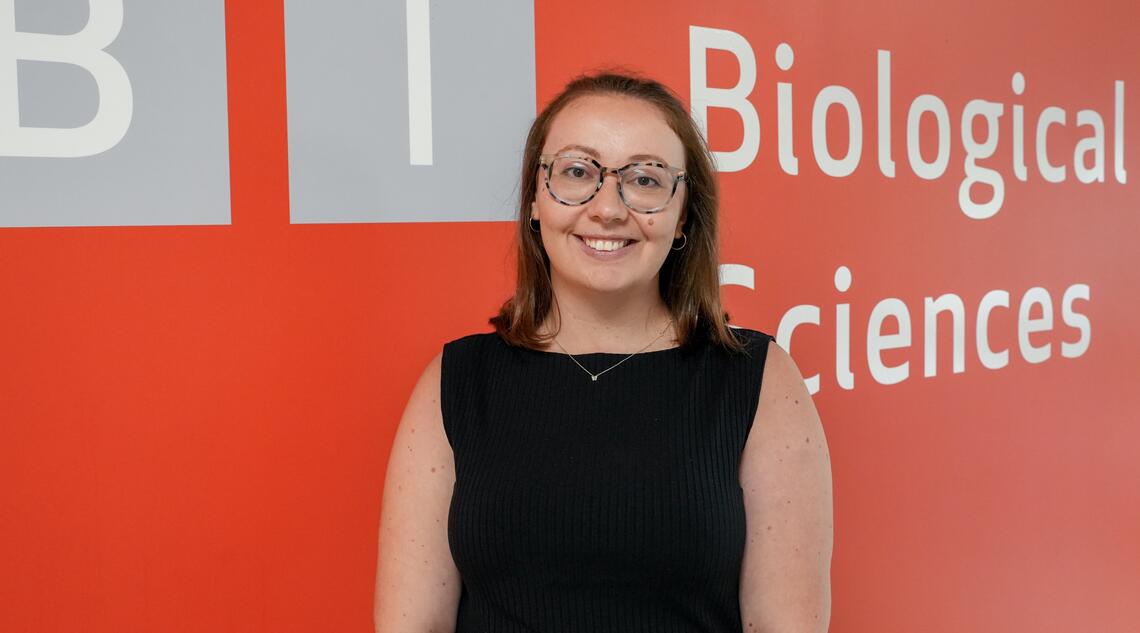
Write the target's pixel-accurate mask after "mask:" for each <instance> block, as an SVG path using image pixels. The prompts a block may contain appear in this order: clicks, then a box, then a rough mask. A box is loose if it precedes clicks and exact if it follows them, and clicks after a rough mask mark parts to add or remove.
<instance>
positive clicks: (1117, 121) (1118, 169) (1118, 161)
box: [1112, 80, 1128, 185]
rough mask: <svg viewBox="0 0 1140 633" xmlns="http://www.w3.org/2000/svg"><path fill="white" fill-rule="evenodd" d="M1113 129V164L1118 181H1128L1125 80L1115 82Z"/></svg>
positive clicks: (1123, 182)
mask: <svg viewBox="0 0 1140 633" xmlns="http://www.w3.org/2000/svg"><path fill="white" fill-rule="evenodd" d="M1112 102H1113V106H1114V107H1113V109H1114V110H1115V112H1113V117H1112V120H1113V123H1114V126H1113V130H1112V149H1113V152H1112V153H1113V156H1112V165H1113V173H1114V174H1115V175H1116V182H1118V183H1120V184H1122V185H1123V184H1125V183H1126V182H1128V172H1126V171H1124V82H1123V81H1120V80H1117V81H1115V82H1113V99H1112Z"/></svg>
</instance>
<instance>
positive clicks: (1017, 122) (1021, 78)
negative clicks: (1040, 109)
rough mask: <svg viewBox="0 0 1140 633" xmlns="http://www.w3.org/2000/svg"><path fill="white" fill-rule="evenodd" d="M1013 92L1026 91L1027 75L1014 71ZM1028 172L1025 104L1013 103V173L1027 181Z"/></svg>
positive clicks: (1016, 93) (1019, 178)
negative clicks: (1026, 162)
mask: <svg viewBox="0 0 1140 633" xmlns="http://www.w3.org/2000/svg"><path fill="white" fill-rule="evenodd" d="M1010 83H1011V84H1012V87H1013V94H1015V95H1021V93H1023V92H1025V75H1022V74H1021V72H1020V71H1019V72H1015V73H1013V81H1012V82H1010ZM1027 174H1028V172H1027V171H1026V169H1025V106H1023V105H1021V104H1016V103H1015V104H1014V105H1013V175H1014V176H1017V179H1018V180H1020V181H1022V182H1025V179H1026V177H1027Z"/></svg>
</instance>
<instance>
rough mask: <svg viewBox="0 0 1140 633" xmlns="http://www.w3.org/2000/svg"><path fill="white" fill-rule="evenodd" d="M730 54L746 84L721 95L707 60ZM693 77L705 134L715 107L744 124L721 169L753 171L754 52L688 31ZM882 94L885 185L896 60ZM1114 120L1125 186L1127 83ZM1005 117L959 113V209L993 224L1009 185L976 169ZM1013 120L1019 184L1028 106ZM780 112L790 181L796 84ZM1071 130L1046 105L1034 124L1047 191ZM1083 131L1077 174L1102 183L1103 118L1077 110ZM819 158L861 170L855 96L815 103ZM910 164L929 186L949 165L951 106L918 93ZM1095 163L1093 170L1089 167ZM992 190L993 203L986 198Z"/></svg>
mask: <svg viewBox="0 0 1140 633" xmlns="http://www.w3.org/2000/svg"><path fill="white" fill-rule="evenodd" d="M710 49H712V50H719V51H726V52H729V53H731V54H732V55H733V56H735V57H736V60H737V62H738V63H739V66H740V79H739V81H738V82H737V84H736V85H735V86H733V87H731V88H714V87H711V86H709V85H708V73H707V65H706V57H707V52H708V51H709V50H710ZM775 57H776V66H777V67H778V68H779V69H780V70H781V71H785V72H786V71H788V70H790V69H791V67H792V64H793V63H794V61H795V53H794V51H793V50H792V47H791V46H790V45H788V44H787V43H781V44H780V45H779V46H777V47H776V55H775ZM689 76H690V86H691V89H690V91H691V94H690V97H691V99H690V102H691V105H692V110H693V118H694V119H696V120H697V121H698V122H699V123H700V124H701V126H702V128H703V131H704V132H705V134H706V137H707V134H708V127H707V126H708V123H707V121H708V119H707V111H708V109H709V108H727V109H730V110H735V111H736V112H737V113H738V114H739V115H740V118H741V120H742V121H743V123H744V134H743V140H742V142H741V145H740V147H739V148H737V149H736V150H733V151H729V152H714V155H715V156H716V159H717V164H718V169H719V170H720V171H722V172H734V171H740V170H743V169H745V168H747V167H748V166H749V165H751V164H752V161H753V160H754V159H755V158H756V154H757V152H758V151H759V149H760V118H759V116H758V115H757V113H756V108H755V107H754V106H753V105H752V103H751V102H749V100H748V96H749V95H750V94H751V92H752V89H753V87H754V86H755V85H756V58H755V55H754V54H753V52H752V46H751V45H750V44H749V43H748V40H747V39H745V38H744V37H743V36H742V35H740V34H739V33H736V32H734V31H728V30H723V29H713V28H706V27H699V26H690V27H689ZM1025 84H1026V82H1025V77H1024V76H1023V75H1022V74H1021V73H1020V72H1015V73H1014V74H1013V77H1012V81H1011V88H1012V90H1013V94H1014V95H1021V94H1023V93H1024V92H1025ZM877 89H878V90H877V92H878V95H877V97H878V104H877V106H878V112H877V114H878V158H879V170H880V171H881V172H882V174H883V175H884V176H886V177H888V178H894V177H895V162H894V159H893V158H892V157H891V126H890V121H891V100H890V96H891V53H890V51H885V50H879V51H878V68H877ZM1113 104H1114V110H1115V111H1114V117H1113V123H1114V126H1113V160H1114V163H1113V167H1114V176H1115V178H1116V182H1118V183H1120V184H1124V183H1126V182H1127V173H1125V170H1124V82H1123V81H1119V80H1118V81H1115V82H1114V99H1113ZM832 106H837V107H839V108H841V109H842V110H844V111H845V113H846V115H847V123H848V126H847V130H848V134H849V139H848V144H847V154H846V155H845V156H842V157H839V158H836V157H834V156H832V155H831V152H830V150H829V147H828V140H827V114H828V111H829V110H830V109H831V107H832ZM1004 111H1005V106H1004V104H1002V103H997V102H993V101H987V100H985V99H972V100H970V101H969V102H968V103H966V105H965V107H963V108H962V116H961V123H960V129H961V135H962V146H963V147H964V148H965V150H966V159H965V165H964V171H965V177H964V178H963V179H962V183H961V185H960V186H959V188H958V206H959V208H960V209H961V211H962V213H964V214H965V215H966V216H967V217H970V218H972V219H976V220H984V219H986V218H990V217H993V215H994V214H996V213H997V212H998V211H999V210H1000V209H1001V206H1002V202H1003V201H1004V199H1005V179H1004V177H1003V175H1002V173H1001V172H1000V171H998V170H996V169H993V168H990V167H983V166H981V165H979V164H978V160H981V159H986V158H990V157H991V156H993V155H994V152H995V151H996V150H997V146H998V137H999V134H998V132H999V127H998V119H1000V118H1001V116H1002V114H1003V113H1004ZM1012 111H1013V125H1012V128H1013V130H1012V134H1013V174H1014V176H1015V177H1016V178H1017V179H1018V180H1021V181H1026V180H1027V179H1028V178H1029V173H1028V170H1027V169H1026V166H1025V125H1024V117H1025V112H1024V106H1022V105H1017V104H1014V105H1013V106H1012ZM776 112H777V117H776V118H777V123H776V127H777V138H778V141H777V154H778V157H779V164H780V168H781V169H782V170H783V171H784V173H786V174H789V175H793V176H794V175H796V174H798V173H799V162H798V159H797V158H796V156H795V155H794V152H793V144H792V85H791V84H790V83H787V82H778V83H777V84H776ZM928 114H929V115H931V116H933V117H934V118H935V121H936V122H937V125H938V138H937V144H938V151H937V154H936V156H935V158H934V160H931V161H928V160H926V159H925V158H924V157H923V156H922V154H921V152H920V150H919V148H920V142H919V141H920V134H919V129H920V126H919V123H920V121H921V119H922V117H923V116H924V115H928ZM978 117H981V118H982V119H983V120H984V121H985V122H986V134H985V138H984V139H982V140H979V139H977V138H975V134H974V121H975V119H976V118H978ZM1067 122H1068V112H1067V111H1066V110H1065V109H1064V108H1060V107H1057V106H1049V107H1046V108H1045V109H1043V110H1042V111H1041V113H1040V115H1039V116H1038V117H1037V124H1036V147H1035V149H1036V152H1035V153H1036V163H1037V167H1038V171H1039V172H1040V174H1041V177H1042V178H1043V179H1044V180H1046V181H1047V182H1051V183H1059V182H1063V181H1064V180H1065V179H1066V177H1067V170H1066V165H1054V164H1052V163H1050V162H1049V157H1048V153H1047V151H1046V150H1047V147H1048V136H1049V130H1050V128H1051V127H1053V126H1064V125H1067ZM1076 124H1077V126H1078V127H1088V128H1090V131H1091V134H1090V135H1089V136H1087V137H1085V138H1082V139H1081V140H1080V141H1078V142H1077V144H1076V147H1075V148H1074V150H1073V159H1072V167H1073V173H1074V175H1075V176H1076V178H1077V180H1078V181H1080V182H1081V183H1084V184H1088V183H1092V182H1104V181H1105V173H1104V172H1105V166H1104V161H1105V128H1104V118H1103V117H1102V116H1101V115H1100V114H1099V113H1098V112H1097V111H1096V110H1091V109H1085V110H1080V111H1078V112H1077V114H1076ZM811 135H812V153H813V154H814V156H815V162H816V164H817V165H818V166H819V169H820V171H822V172H823V173H824V174H827V175H828V176H832V177H835V178H842V177H845V176H850V175H851V174H852V173H853V172H854V171H855V169H856V167H858V166H859V161H860V158H861V157H862V150H863V117H862V110H861V108H860V107H859V100H858V99H857V98H856V97H855V94H854V93H853V92H852V91H851V90H850V89H848V88H846V87H844V86H840V85H829V86H825V87H824V88H823V89H822V90H820V91H819V94H817V95H816V97H815V103H814V105H813V107H812V114H811ZM906 148H907V151H906V153H907V160H908V162H909V164H910V168H911V170H912V171H913V172H914V174H915V175H916V176H918V177H919V178H922V179H924V180H934V179H936V178H941V177H942V176H943V175H944V174H945V173H946V169H947V167H948V166H949V162H950V113H949V111H948V109H947V107H946V103H945V102H944V101H943V100H942V99H940V98H939V97H938V96H936V95H932V94H921V95H918V96H917V97H915V98H914V100H913V101H911V104H910V109H909V110H908V112H907V118H906ZM1090 159H1091V165H1090V164H1089V162H1090ZM974 185H980V186H982V194H983V195H982V197H981V198H980V199H975V198H974V197H973V196H972V195H971V188H972V187H974ZM987 188H988V190H989V191H988V194H989V195H988V199H987V197H985V196H984V193H986V191H985V189H987Z"/></svg>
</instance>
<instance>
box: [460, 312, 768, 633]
mask: <svg viewBox="0 0 1140 633" xmlns="http://www.w3.org/2000/svg"><path fill="white" fill-rule="evenodd" d="M735 332H736V333H737V334H738V335H740V336H741V337H742V338H743V339H744V340H746V342H747V345H748V347H747V353H746V354H730V353H728V352H726V351H724V350H723V349H721V348H719V347H715V346H713V345H710V344H707V343H704V344H700V345H697V346H694V347H693V348H691V349H689V348H680V347H675V348H672V349H665V350H660V351H655V352H645V353H642V354H638V355H636V356H633V357H632V358H630V359H629V360H627V361H625V362H624V363H622V364H621V365H619V366H618V367H617V368H615V369H613V370H611V371H609V372H606V373H605V374H602V375H601V376H600V377H599V378H598V380H597V381H596V382H595V381H592V380H591V379H590V376H589V375H587V374H586V372H584V371H583V370H582V369H581V368H580V367H578V366H577V365H575V364H574V362H573V361H572V360H571V359H570V358H569V357H568V356H567V355H566V354H563V353H561V352H542V351H537V350H531V349H526V348H520V347H514V346H511V345H508V344H507V343H506V342H505V341H503V339H501V338H500V337H499V336H498V335H497V334H494V333H486V334H472V335H469V336H465V337H462V338H459V339H456V340H454V341H451V342H449V343H447V344H446V345H444V348H443V365H442V375H441V402H440V404H441V408H442V412H443V424H444V430H445V431H446V433H447V437H448V441H449V442H450V443H451V447H452V450H453V452H454V455H455V475H456V480H455V488H454V492H453V497H452V501H451V511H450V514H449V516H448V525H447V529H448V538H449V541H450V546H451V553H452V556H453V557H454V559H455V564H456V566H457V567H458V568H459V572H460V575H461V576H462V579H463V587H462V593H461V596H460V600H459V613H458V620H457V628H456V631H457V633H511V632H516V631H517V632H526V633H557V632H559V631H567V632H573V633H582V632H585V631H589V632H601V631H614V632H620V633H641V632H644V633H669V632H673V631H676V632H681V631H684V632H696V631H701V632H704V633H713V632H716V633H729V632H732V633H740V632H741V630H742V627H741V621H740V605H739V591H740V568H741V560H742V557H743V553H744V542H745V516H744V502H743V492H742V491H741V489H740V484H739V481H740V479H739V470H740V457H741V452H742V451H743V448H744V442H745V440H746V439H747V437H748V432H749V429H750V428H751V426H752V420H753V417H754V415H755V412H756V406H757V401H758V399H759V395H760V381H761V377H762V376H763V372H764V359H765V355H766V352H767V346H768V341H769V340H771V336H769V335H768V334H765V333H763V332H757V331H755V330H748V329H743V328H742V329H737V330H735ZM625 356H627V354H612V353H593V354H579V355H576V356H575V358H577V359H578V361H579V362H580V363H582V365H584V366H585V367H586V368H587V369H589V370H590V371H591V372H593V373H597V372H599V371H601V370H603V369H605V368H606V367H609V366H611V365H613V364H614V363H616V362H617V361H619V360H621V359H622V358H624V357H625Z"/></svg>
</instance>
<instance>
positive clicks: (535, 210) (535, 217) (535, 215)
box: [530, 200, 538, 220]
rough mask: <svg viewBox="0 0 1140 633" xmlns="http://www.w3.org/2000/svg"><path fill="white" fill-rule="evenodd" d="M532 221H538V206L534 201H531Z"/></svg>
mask: <svg viewBox="0 0 1140 633" xmlns="http://www.w3.org/2000/svg"><path fill="white" fill-rule="evenodd" d="M530 219H532V220H538V204H537V203H536V202H535V201H534V200H531V201H530Z"/></svg>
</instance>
